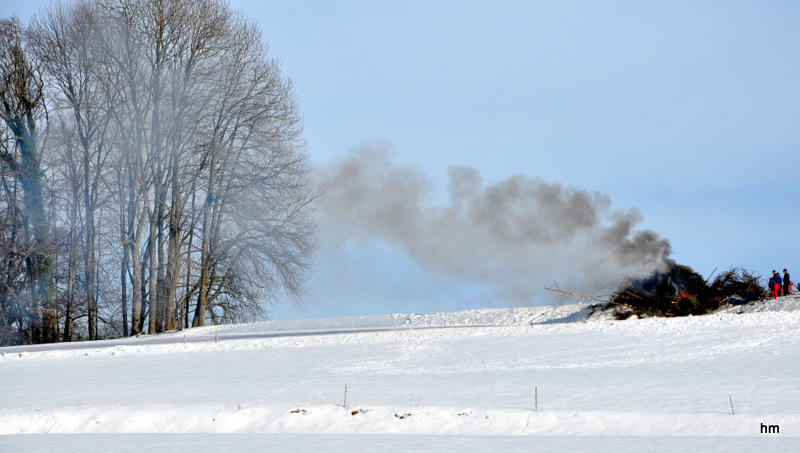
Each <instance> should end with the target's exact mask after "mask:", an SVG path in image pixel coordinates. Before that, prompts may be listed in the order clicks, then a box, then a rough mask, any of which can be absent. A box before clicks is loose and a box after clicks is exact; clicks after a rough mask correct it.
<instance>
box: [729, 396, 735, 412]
mask: <svg viewBox="0 0 800 453" xmlns="http://www.w3.org/2000/svg"><path fill="white" fill-rule="evenodd" d="M728 399H730V400H731V415H736V411H735V410H733V398H732V397H731V396H730V395H728Z"/></svg>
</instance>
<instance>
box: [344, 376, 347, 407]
mask: <svg viewBox="0 0 800 453" xmlns="http://www.w3.org/2000/svg"><path fill="white" fill-rule="evenodd" d="M344 408H345V409H347V382H345V383H344Z"/></svg>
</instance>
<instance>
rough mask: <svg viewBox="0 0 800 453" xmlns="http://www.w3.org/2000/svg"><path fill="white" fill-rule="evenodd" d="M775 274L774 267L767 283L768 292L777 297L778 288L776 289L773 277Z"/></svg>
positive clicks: (776, 285)
mask: <svg viewBox="0 0 800 453" xmlns="http://www.w3.org/2000/svg"><path fill="white" fill-rule="evenodd" d="M777 275H778V273H777V272H775V269H773V270H772V278H770V279H769V283H768V288H769V293H770V295H771V296H772V297H773V298H775V299H777V298H778V289H777V288H778V284H777V283H776V282H775V277H776V276H777Z"/></svg>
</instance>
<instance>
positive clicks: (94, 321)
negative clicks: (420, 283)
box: [0, 0, 318, 345]
mask: <svg viewBox="0 0 800 453" xmlns="http://www.w3.org/2000/svg"><path fill="white" fill-rule="evenodd" d="M0 53H1V54H2V55H0V266H2V267H1V268H0V344H3V345H7V344H20V343H22V344H25V343H39V342H56V341H73V340H79V339H90V340H91V339H99V338H110V337H119V336H129V335H136V334H139V333H154V332H161V331H168V330H173V329H179V328H183V327H187V326H202V325H204V324H205V323H206V322H209V321H210V322H213V323H225V322H238V321H243V320H250V319H254V318H256V317H258V316H260V315H262V314H263V313H264V311H265V310H266V305H265V304H267V303H269V302H270V301H275V300H277V299H279V298H280V299H287V298H288V299H289V300H292V301H298V300H299V297H300V294H301V291H302V288H303V284H304V282H305V280H306V279H307V276H308V272H309V269H310V265H311V258H312V253H313V251H314V248H315V244H314V240H313V234H314V230H315V226H314V224H313V222H312V219H311V207H310V206H311V203H312V201H313V200H314V199H315V198H316V197H317V196H318V193H317V188H315V187H314V185H313V184H312V183H311V182H310V180H309V161H308V157H307V155H305V154H304V152H303V151H302V146H301V145H302V143H301V137H300V133H301V115H300V113H299V112H298V109H297V105H296V103H295V99H294V94H293V89H292V85H291V83H290V82H289V81H288V80H287V79H285V78H283V77H282V76H281V73H280V67H279V63H278V62H277V61H276V60H273V59H270V58H269V57H268V55H267V49H266V46H265V44H264V43H263V41H262V37H261V34H260V31H259V30H258V28H257V27H256V26H255V25H254V24H252V23H250V22H248V21H247V20H244V19H243V18H241V17H239V16H237V15H236V14H234V13H233V12H232V11H231V10H230V8H229V6H228V5H227V2H225V1H222V0H77V1H73V2H68V3H53V4H51V5H50V6H48V7H46V8H44V9H43V10H42V11H40V13H39V14H38V15H37V16H35V17H34V18H33V19H32V20H31V22H30V23H29V24H27V25H23V24H21V23H20V21H19V20H18V19H17V18H14V17H12V18H8V19H2V20H0Z"/></svg>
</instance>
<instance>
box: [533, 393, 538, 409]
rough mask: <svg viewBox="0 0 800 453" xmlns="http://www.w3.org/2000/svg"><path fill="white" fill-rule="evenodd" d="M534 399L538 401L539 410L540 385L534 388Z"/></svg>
mask: <svg viewBox="0 0 800 453" xmlns="http://www.w3.org/2000/svg"><path fill="white" fill-rule="evenodd" d="M533 395H534V401H536V412H539V387H534V388H533Z"/></svg>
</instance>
